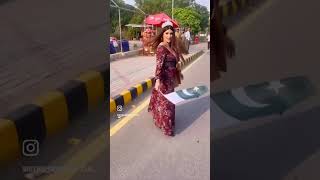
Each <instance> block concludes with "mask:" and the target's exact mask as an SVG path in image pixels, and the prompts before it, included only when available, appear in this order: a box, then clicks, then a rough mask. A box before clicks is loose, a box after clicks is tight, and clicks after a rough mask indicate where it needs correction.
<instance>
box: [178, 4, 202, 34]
mask: <svg viewBox="0 0 320 180" xmlns="http://www.w3.org/2000/svg"><path fill="white" fill-rule="evenodd" d="M174 17H175V19H176V20H177V21H178V22H179V24H180V26H182V27H190V28H191V30H192V32H194V33H198V32H199V31H200V30H201V27H200V23H201V16H200V14H198V12H197V11H196V10H194V9H193V8H177V9H175V11H174Z"/></svg>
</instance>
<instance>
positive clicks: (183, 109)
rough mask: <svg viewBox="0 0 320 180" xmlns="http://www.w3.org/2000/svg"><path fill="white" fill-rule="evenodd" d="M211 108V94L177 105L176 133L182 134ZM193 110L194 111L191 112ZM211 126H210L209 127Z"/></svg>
mask: <svg viewBox="0 0 320 180" xmlns="http://www.w3.org/2000/svg"><path fill="white" fill-rule="evenodd" d="M209 108H210V97H209V95H207V96H204V97H201V98H199V99H196V100H193V101H191V102H187V103H185V104H182V105H180V106H176V123H175V125H176V129H175V130H176V133H177V134H180V133H181V132H182V131H184V130H185V129H187V128H188V127H189V126H190V125H191V124H192V123H193V122H194V121H195V120H197V119H198V118H199V117H200V116H201V115H202V114H204V113H205V112H206V111H208V109H209ZM190 112H193V113H190ZM208 128H209V127H208Z"/></svg>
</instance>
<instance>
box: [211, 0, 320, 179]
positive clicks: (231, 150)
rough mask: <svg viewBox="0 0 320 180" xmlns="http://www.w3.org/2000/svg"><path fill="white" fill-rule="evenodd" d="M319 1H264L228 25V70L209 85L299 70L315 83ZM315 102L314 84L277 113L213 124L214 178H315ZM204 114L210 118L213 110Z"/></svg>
mask: <svg viewBox="0 0 320 180" xmlns="http://www.w3.org/2000/svg"><path fill="white" fill-rule="evenodd" d="M319 5H320V2H318V1H308V2H304V3H302V2H301V1H298V0H282V1H280V0H270V1H265V3H264V4H262V5H261V6H260V7H259V8H258V9H256V10H255V11H253V13H251V14H250V15H249V16H248V17H245V18H244V19H243V21H241V23H239V24H237V25H236V26H234V27H233V28H232V29H230V36H231V37H232V38H233V39H234V40H235V43H236V46H237V55H236V57H235V58H234V59H230V60H229V61H228V64H229V67H228V72H227V73H225V74H223V78H222V79H220V80H219V81H217V83H215V92H220V91H223V90H227V89H231V88H237V87H243V86H246V85H249V84H256V83H260V82H265V81H271V80H278V79H282V78H286V77H290V76H301V75H303V76H306V77H307V78H308V79H309V80H310V81H311V82H313V84H314V85H315V86H316V87H317V88H318V89H319V87H320V76H319V68H318V67H319V61H318V58H317V57H318V44H319V40H320V38H319V35H318V32H319V30H320V25H319V23H317V22H318V20H317V19H318V17H319V11H318V8H317V7H319ZM319 104H320V98H319V91H317V94H316V95H315V96H313V97H311V98H308V99H305V101H304V102H302V103H300V104H298V105H296V106H294V107H293V108H292V109H289V110H288V111H287V112H285V113H284V114H283V115H282V116H277V117H276V116H270V117H265V118H257V119H252V120H249V121H245V122H239V121H238V122H236V121H235V122H234V123H231V124H229V125H228V126H227V127H224V128H222V129H214V127H212V130H213V144H212V145H211V149H213V154H212V157H213V160H214V161H213V178H214V179H215V180H234V179H246V180H257V179H259V180H270V179H272V180H280V179H286V180H288V179H290V180H300V179H301V180H302V179H303V180H304V179H308V180H309V179H319V177H320V174H319V171H318V170H319V169H318V167H319V165H320V161H319V157H320V156H319V154H320V153H319V148H320V143H319V135H320V134H319V130H318V127H319V117H320V108H319V107H320V106H319ZM211 114H212V117H213V121H216V120H215V119H216V118H215V112H214V111H213V112H212V113H211ZM217 121H220V122H221V121H223V119H217Z"/></svg>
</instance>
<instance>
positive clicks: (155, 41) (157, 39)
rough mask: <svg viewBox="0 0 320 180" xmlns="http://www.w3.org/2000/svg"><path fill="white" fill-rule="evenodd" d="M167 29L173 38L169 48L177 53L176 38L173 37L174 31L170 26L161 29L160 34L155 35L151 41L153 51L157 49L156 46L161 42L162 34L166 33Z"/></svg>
mask: <svg viewBox="0 0 320 180" xmlns="http://www.w3.org/2000/svg"><path fill="white" fill-rule="evenodd" d="M168 29H171V30H172V31H173V36H172V40H171V43H170V46H171V48H172V49H173V50H175V51H176V52H178V47H177V41H176V36H175V30H174V28H173V27H172V26H166V27H164V28H162V30H161V32H160V33H159V34H157V35H156V36H155V37H154V38H153V39H152V40H151V43H150V44H151V46H152V48H153V49H157V47H158V45H159V44H160V43H161V42H162V41H163V39H162V37H163V33H164V32H166V31H167V30H168Z"/></svg>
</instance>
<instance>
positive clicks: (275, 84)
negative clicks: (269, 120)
mask: <svg viewBox="0 0 320 180" xmlns="http://www.w3.org/2000/svg"><path fill="white" fill-rule="evenodd" d="M314 93H315V88H314V86H313V85H312V84H311V82H310V81H309V80H308V79H307V78H306V77H303V76H298V77H290V78H286V79H282V80H278V81H271V82H264V83H261V84H255V85H248V86H246V87H243V88H238V89H232V90H228V91H223V92H219V93H216V94H214V95H213V100H214V102H215V103H216V104H217V105H218V106H219V107H220V108H221V110H222V111H224V112H225V113H227V114H229V115H230V116H232V117H234V118H237V119H239V120H248V119H251V118H257V117H262V116H267V115H271V114H277V113H279V114H281V113H283V112H285V111H286V110H287V109H289V108H290V107H292V106H293V105H295V104H298V103H299V102H301V101H303V100H304V99H306V98H307V97H309V96H311V95H313V94H314Z"/></svg>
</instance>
